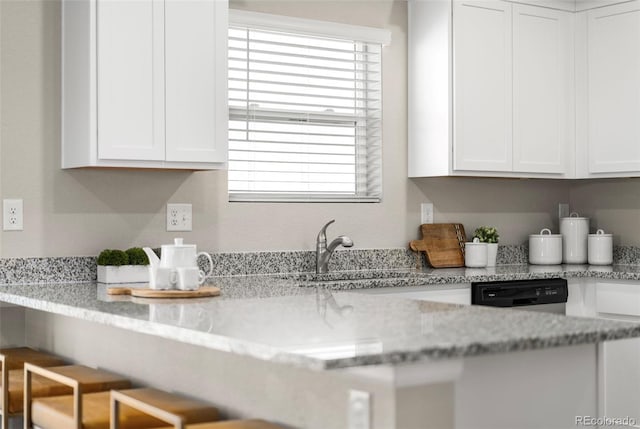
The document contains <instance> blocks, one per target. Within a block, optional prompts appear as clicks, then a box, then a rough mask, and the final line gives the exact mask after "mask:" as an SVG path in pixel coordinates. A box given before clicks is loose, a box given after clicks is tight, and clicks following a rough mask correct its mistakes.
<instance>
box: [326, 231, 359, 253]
mask: <svg viewBox="0 0 640 429" xmlns="http://www.w3.org/2000/svg"><path fill="white" fill-rule="evenodd" d="M338 246H342V247H353V240H351V239H350V238H349V237H347V236H346V235H341V236H340V237H338V238H336V239H334V240H333V241H332V242H331V244H329V245H328V246H327V253H329V254H331V253H333V251H334V250H336V247H338Z"/></svg>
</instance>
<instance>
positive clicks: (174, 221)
mask: <svg viewBox="0 0 640 429" xmlns="http://www.w3.org/2000/svg"><path fill="white" fill-rule="evenodd" d="M192 220H193V215H192V208H191V204H167V231H191V230H192Z"/></svg>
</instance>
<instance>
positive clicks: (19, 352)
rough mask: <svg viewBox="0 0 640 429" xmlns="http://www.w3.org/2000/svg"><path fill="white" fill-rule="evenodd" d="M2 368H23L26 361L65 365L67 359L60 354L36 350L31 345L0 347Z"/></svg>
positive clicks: (37, 363) (45, 364)
mask: <svg viewBox="0 0 640 429" xmlns="http://www.w3.org/2000/svg"><path fill="white" fill-rule="evenodd" d="M0 357H1V359H0V369H3V368H4V367H6V368H7V369H8V370H12V369H22V368H23V366H24V363H25V362H30V363H33V364H36V365H40V366H56V365H64V364H65V361H64V359H62V358H59V357H58V356H54V355H52V354H49V353H46V352H41V351H38V350H34V349H32V348H29V347H14V348H8V349H0Z"/></svg>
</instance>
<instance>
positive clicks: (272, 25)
mask: <svg viewBox="0 0 640 429" xmlns="http://www.w3.org/2000/svg"><path fill="white" fill-rule="evenodd" d="M229 27H246V28H249V29H250V30H257V31H273V32H280V33H282V32H285V33H292V34H299V35H301V36H308V37H323V38H331V39H339V40H345V41H350V42H354V43H362V44H379V45H381V47H382V46H384V45H387V44H389V43H390V41H391V32H390V31H389V30H386V29H379V28H371V27H363V26H355V25H350V24H340V23H334V22H327V21H317V20H309V19H301V18H293V17H287V16H279V15H271V14H264V13H258V12H249V11H243V10H237V9H230V10H229ZM381 54H382V52H381V53H380V55H381ZM379 67H380V75H382V58H381V57H380V60H379ZM380 85H382V83H381V82H380ZM378 92H379V94H380V97H382V88H380V90H379V91H378ZM269 110H271V111H270V114H278V113H282V114H283V116H286V117H287V118H291V116H292V115H296V114H299V115H302V116H304V115H306V116H307V120H308V121H309V123H310V124H313V123H314V122H312V121H311V120H310V117H311V116H313V120H315V121H322V120H323V119H324V120H327V118H331V117H333V118H334V119H335V120H336V123H337V122H338V121H340V120H347V119H348V120H350V121H354V125H353V127H354V130H358V129H359V127H358V125H357V124H356V123H355V122H356V121H358V120H363V119H359V118H358V116H357V115H356V114H354V115H348V114H338V113H330V112H328V113H326V114H325V113H322V112H320V113H311V114H308V113H307V114H305V113H301V112H293V111H288V112H287V111H286V109H283V110H282V111H281V112H278V111H277V110H276V109H268V108H264V109H259V110H258V112H259V114H260V113H264V112H267V111H269ZM379 111H380V118H379V119H378V120H379V121H380V125H379V126H378V129H379V132H380V133H382V102H381V101H380V107H379ZM246 117H247V110H246V109H245V108H238V107H232V106H229V120H230V121H231V120H233V118H238V119H241V120H246V119H245V118H246ZM367 119H369V118H367ZM316 123H317V122H316ZM379 140H380V144H379V145H378V147H374V148H372V151H375V150H377V151H379V153H376V154H375V155H374V156H377V161H374V162H377V167H376V168H377V169H378V170H379V172H378V173H377V174H376V176H378V177H377V178H378V179H379V183H376V185H375V186H376V188H375V189H376V190H377V194H376V195H371V194H369V192H366V194H365V195H363V192H362V186H363V185H362V183H361V182H362V181H359V180H358V172H359V171H360V173H362V170H358V169H356V172H355V173H354V174H355V176H356V178H355V194H348V195H340V194H337V193H336V194H333V193H327V194H322V193H314V194H305V193H291V194H289V193H269V192H254V193H251V192H232V191H230V190H229V189H228V199H229V201H230V202H318V203H319V202H358V203H361V202H365V203H371V202H380V201H381V200H382V187H383V182H382V135H381V134H380V136H379ZM355 148H356V153H355V159H356V164H358V163H362V162H365V163H368V161H367V160H366V159H364V160H363V159H362V157H363V155H362V154H361V153H360V154H359V153H358V143H357V142H356V143H355ZM367 152H368V151H367ZM369 155H371V154H369ZM364 156H365V158H366V156H367V154H365V155H364ZM359 158H360V159H359ZM369 170H370V168H369V166H367V167H366V173H370V171H369ZM365 182H367V181H365ZM227 184H229V179H228V178H227Z"/></svg>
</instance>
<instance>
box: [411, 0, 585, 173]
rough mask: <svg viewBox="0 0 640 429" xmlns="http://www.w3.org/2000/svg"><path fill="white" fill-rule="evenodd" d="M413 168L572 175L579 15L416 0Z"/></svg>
mask: <svg viewBox="0 0 640 429" xmlns="http://www.w3.org/2000/svg"><path fill="white" fill-rule="evenodd" d="M409 7H410V12H409V88H410V89H409V176H410V177H428V176H493V177H543V178H544V177H548V178H565V177H570V176H571V175H572V174H573V167H572V166H573V145H574V132H573V130H574V114H573V109H574V103H573V67H574V61H573V13H571V12H567V11H562V10H556V9H548V8H543V7H536V6H528V5H522V4H517V3H510V2H505V1H500V0H466V1H464V0H452V1H428V0H422V1H421V0H414V1H411V2H410V3H409Z"/></svg>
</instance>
